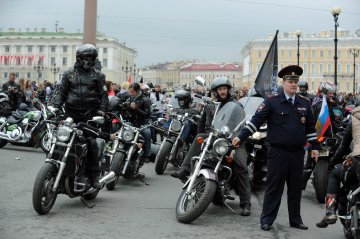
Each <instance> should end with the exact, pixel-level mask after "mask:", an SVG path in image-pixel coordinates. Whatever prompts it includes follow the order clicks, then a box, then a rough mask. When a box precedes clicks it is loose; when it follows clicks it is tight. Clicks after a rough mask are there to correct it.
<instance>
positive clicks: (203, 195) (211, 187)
mask: <svg viewBox="0 0 360 239" xmlns="http://www.w3.org/2000/svg"><path fill="white" fill-rule="evenodd" d="M216 188H217V185H216V182H215V181H213V180H210V179H207V178H205V177H204V176H202V175H201V176H199V177H198V178H196V180H195V182H194V186H193V188H192V191H194V193H195V195H196V198H198V201H197V202H194V203H195V204H194V205H193V206H192V207H191V208H186V207H187V206H188V205H187V204H188V203H190V200H191V199H189V198H188V195H187V194H186V193H185V192H186V188H185V189H184V190H183V191H182V192H181V194H180V196H179V199H178V201H177V203H176V219H177V220H178V221H179V222H181V223H190V222H192V221H194V220H195V219H197V218H198V217H199V216H200V215H201V214H202V213H203V212H204V211H205V210H206V208H207V207H208V206H209V204H210V203H211V201H212V200H213V198H214V195H215V192H216ZM199 192H200V195H198V194H199ZM189 195H193V193H190V194H189ZM195 195H194V196H195Z"/></svg>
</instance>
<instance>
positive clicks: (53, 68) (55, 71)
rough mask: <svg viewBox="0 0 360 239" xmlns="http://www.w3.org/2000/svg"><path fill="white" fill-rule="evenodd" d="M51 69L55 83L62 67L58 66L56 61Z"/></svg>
mask: <svg viewBox="0 0 360 239" xmlns="http://www.w3.org/2000/svg"><path fill="white" fill-rule="evenodd" d="M50 71H51V72H52V73H53V74H54V84H55V83H56V74H57V73H59V71H60V67H58V66H56V63H54V65H53V66H52V67H51V68H50Z"/></svg>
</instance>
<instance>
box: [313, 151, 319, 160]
mask: <svg viewBox="0 0 360 239" xmlns="http://www.w3.org/2000/svg"><path fill="white" fill-rule="evenodd" d="M311 158H313V159H314V160H315V162H317V161H318V158H319V151H318V150H311Z"/></svg>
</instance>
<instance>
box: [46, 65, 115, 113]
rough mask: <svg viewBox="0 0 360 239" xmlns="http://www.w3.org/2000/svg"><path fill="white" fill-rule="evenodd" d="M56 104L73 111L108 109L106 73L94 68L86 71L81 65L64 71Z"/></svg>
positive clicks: (58, 106) (55, 99) (55, 100)
mask: <svg viewBox="0 0 360 239" xmlns="http://www.w3.org/2000/svg"><path fill="white" fill-rule="evenodd" d="M60 84H61V86H60V87H59V92H58V94H56V96H55V98H54V101H53V102H54V106H55V107H57V108H61V107H62V105H63V103H65V108H66V109H67V110H72V111H81V112H85V111H88V110H90V109H94V110H101V111H106V109H107V107H108V104H109V99H108V95H107V88H106V85H105V75H104V73H102V72H100V71H99V70H96V69H95V68H92V69H91V70H90V71H84V70H82V68H81V67H75V68H71V69H69V70H67V71H65V72H64V74H63V77H62V79H61V83H60Z"/></svg>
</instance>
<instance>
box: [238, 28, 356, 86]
mask: <svg viewBox="0 0 360 239" xmlns="http://www.w3.org/2000/svg"><path fill="white" fill-rule="evenodd" d="M273 37H274V36H269V37H268V38H264V39H255V40H252V41H251V42H248V43H247V44H246V46H245V47H243V48H242V50H241V59H242V62H243V66H244V71H243V78H242V83H241V84H242V85H244V86H247V87H252V86H253V84H254V80H255V79H256V76H257V74H258V72H259V70H260V67H261V65H262V63H263V61H264V59H265V56H266V53H267V50H268V49H269V47H270V44H271V42H272V40H273ZM297 42H298V39H297V36H296V33H295V32H293V33H286V32H285V33H282V34H279V35H278V69H279V71H280V69H282V68H283V67H285V66H287V65H296V64H297ZM334 46H335V45H334V31H321V32H319V33H313V34H302V35H301V36H300V47H299V53H300V57H299V65H300V66H301V67H302V68H303V71H304V73H303V75H302V76H301V78H300V79H303V80H306V81H307V82H308V84H309V90H310V91H313V92H316V91H317V89H318V87H319V84H320V81H332V82H334V69H335V68H334V67H335V62H334ZM354 48H357V49H359V48H360V35H357V34H353V33H351V32H349V31H345V30H341V29H340V30H338V64H337V67H338V71H337V82H338V91H340V92H352V91H353V76H354V69H353V63H354V58H353V55H352V54H350V52H349V50H350V49H354ZM359 61H360V59H359V58H358V59H357V62H356V70H355V79H356V80H355V82H356V86H355V90H356V92H359V89H360V88H359V87H360V85H359V83H358V81H359V80H360V75H359Z"/></svg>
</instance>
